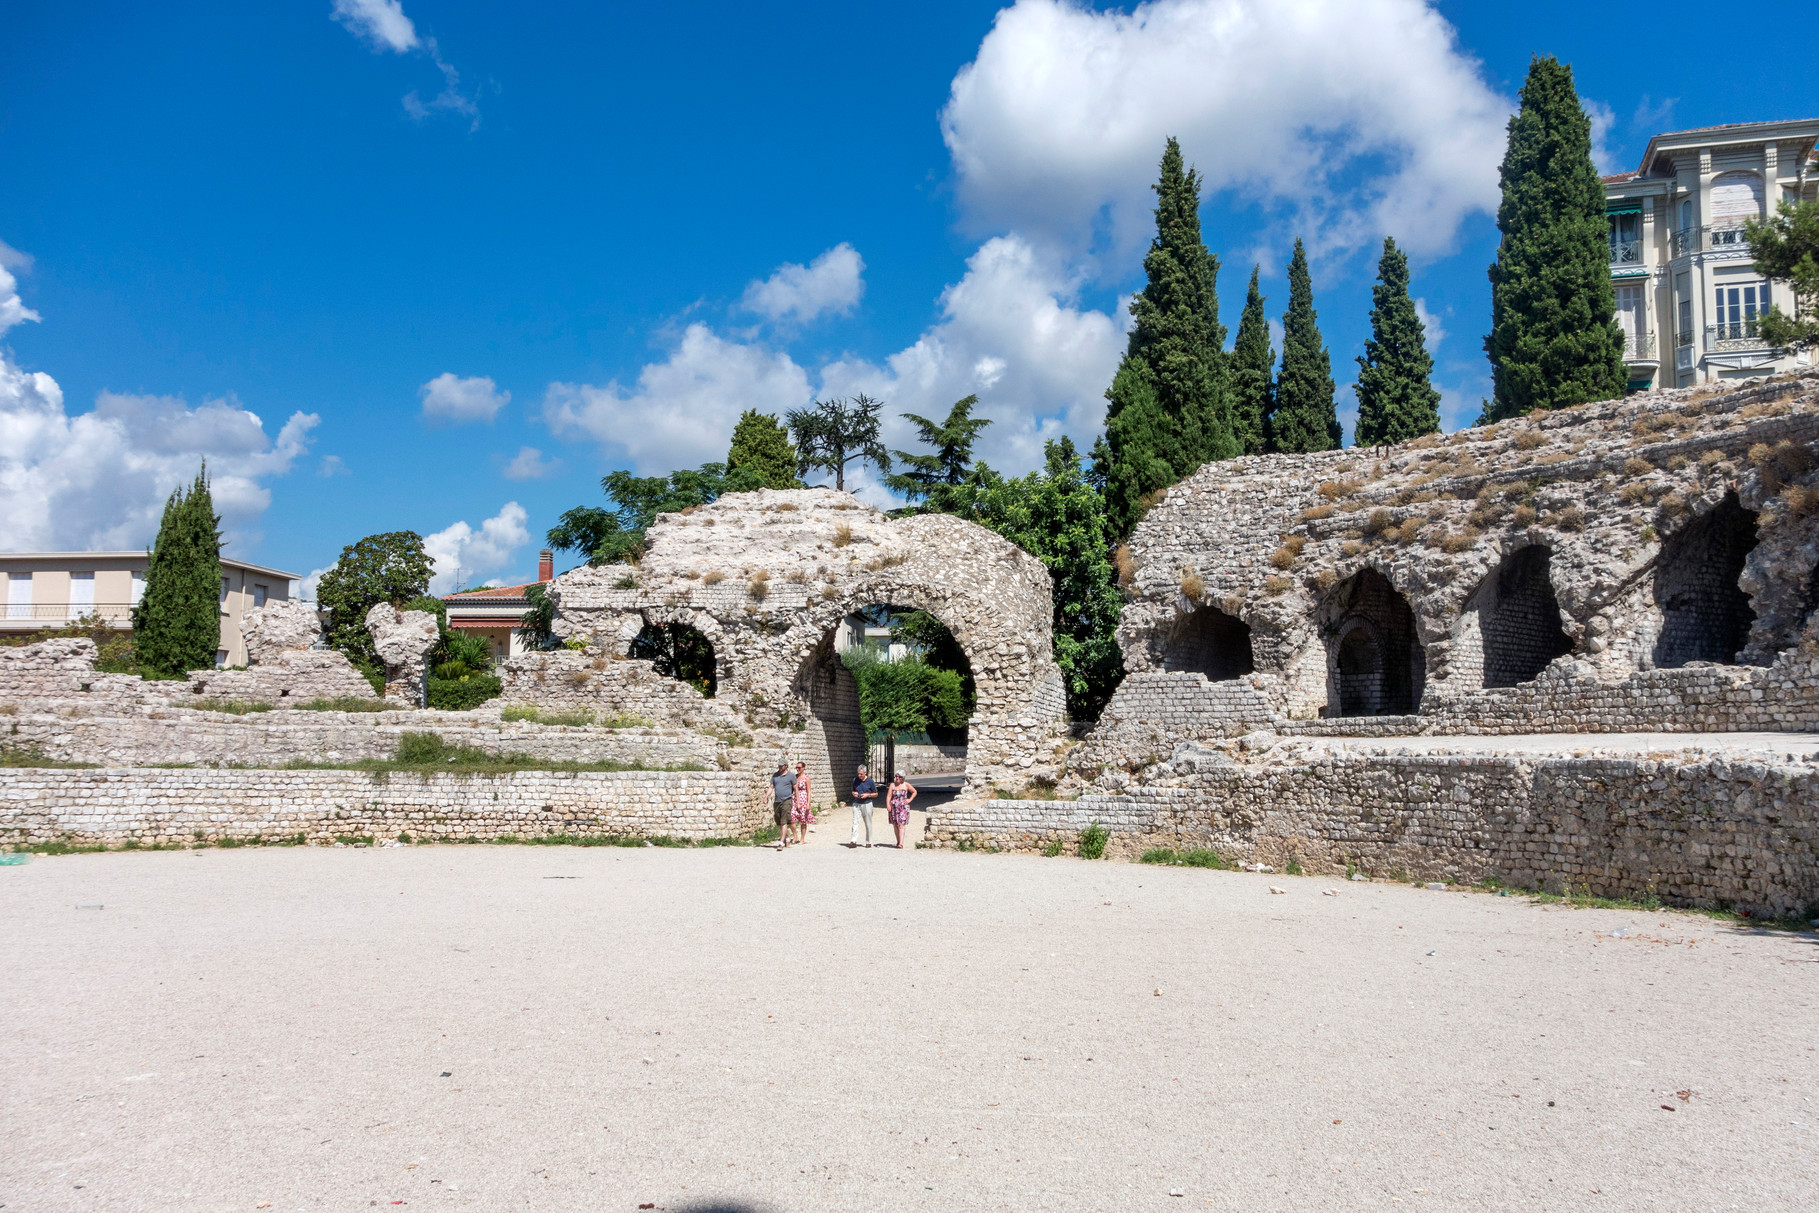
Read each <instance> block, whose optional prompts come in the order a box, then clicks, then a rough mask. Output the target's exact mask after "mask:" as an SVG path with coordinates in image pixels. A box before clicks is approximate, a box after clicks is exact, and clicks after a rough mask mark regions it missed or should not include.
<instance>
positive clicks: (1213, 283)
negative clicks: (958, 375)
mask: <svg viewBox="0 0 1819 1213" xmlns="http://www.w3.org/2000/svg"><path fill="white" fill-rule="evenodd" d="M1153 188H1154V189H1155V192H1156V212H1155V213H1156V236H1155V238H1154V239H1153V240H1152V241H1151V242H1150V248H1149V253H1148V254H1147V255H1146V256H1145V257H1144V259H1143V271H1144V274H1145V276H1146V279H1147V281H1146V283H1145V285H1144V288H1143V290H1142V292H1141V293H1139V294H1138V295H1137V297H1136V298H1134V299H1132V300H1131V316H1132V317H1133V318H1134V319H1135V321H1136V324H1135V327H1133V328H1132V330H1131V335H1130V343H1129V346H1128V347H1127V349H1126V351H1125V356H1124V360H1123V361H1122V362H1121V363H1120V364H1119V367H1118V371H1117V374H1116V376H1115V377H1114V378H1113V380H1112V386H1111V388H1110V389H1109V390H1108V391H1107V392H1106V399H1107V400H1108V401H1109V402H1110V404H1109V407H1108V408H1107V410H1106V422H1105V436H1106V444H1107V446H1108V448H1109V451H1110V455H1111V458H1110V461H1109V467H1108V470H1107V473H1106V475H1107V480H1108V487H1109V497H1108V499H1109V500H1112V501H1115V502H1116V503H1117V505H1116V506H1115V508H1114V512H1113V521H1114V524H1115V525H1116V527H1117V528H1118V531H1119V534H1121V535H1122V534H1125V533H1127V532H1128V528H1129V527H1134V526H1135V525H1136V516H1135V513H1134V503H1135V502H1137V501H1139V500H1141V499H1142V498H1144V497H1145V496H1147V495H1148V494H1150V493H1151V492H1154V491H1155V490H1156V489H1158V488H1165V487H1167V486H1168V485H1170V484H1173V483H1175V481H1177V480H1180V479H1181V478H1182V477H1184V476H1187V475H1189V474H1191V473H1192V472H1193V471H1194V470H1195V469H1196V468H1198V467H1199V466H1200V465H1201V464H1203V463H1206V462H1207V461H1209V460H1213V459H1230V458H1231V457H1232V456H1233V455H1237V454H1239V453H1240V452H1241V449H1242V448H1241V446H1240V444H1239V442H1238V440H1237V439H1236V438H1235V437H1234V432H1233V429H1234V427H1233V420H1232V399H1231V387H1230V383H1229V381H1228V375H1227V367H1226V358H1225V354H1224V351H1223V347H1224V344H1225V326H1224V325H1222V324H1221V323H1220V322H1219V291H1218V277H1219V261H1218V258H1216V257H1214V256H1213V255H1212V253H1210V252H1209V251H1207V247H1206V242H1205V241H1204V240H1203V239H1202V238H1201V233H1200V175H1199V173H1197V172H1195V171H1194V170H1192V169H1189V168H1187V167H1186V166H1185V165H1184V163H1183V161H1182V159H1181V146H1180V144H1178V143H1177V142H1176V141H1175V140H1174V139H1172V138H1171V139H1170V140H1169V141H1168V145H1167V147H1166V148H1165V149H1164V151H1163V153H1162V163H1161V166H1160V172H1159V175H1158V179H1157V182H1156V184H1155V186H1154V187H1153ZM1127 410H1131V411H1133V415H1132V416H1131V417H1130V418H1128V419H1126V418H1125V417H1124V414H1125V412H1126V411H1127ZM1164 468H1167V473H1166V476H1167V478H1166V479H1163V475H1164V473H1163V470H1162V469H1164Z"/></svg>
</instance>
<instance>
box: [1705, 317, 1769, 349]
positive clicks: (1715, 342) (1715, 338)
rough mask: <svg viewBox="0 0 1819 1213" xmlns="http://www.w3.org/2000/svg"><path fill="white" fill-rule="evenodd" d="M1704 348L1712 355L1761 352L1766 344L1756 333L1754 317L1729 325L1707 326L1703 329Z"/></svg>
mask: <svg viewBox="0 0 1819 1213" xmlns="http://www.w3.org/2000/svg"><path fill="white" fill-rule="evenodd" d="M1705 348H1706V349H1708V350H1711V351H1712V352H1714V353H1727V352H1729V351H1731V350H1763V349H1767V348H1768V342H1766V341H1764V340H1763V339H1762V336H1761V334H1760V333H1758V332H1757V331H1756V317H1754V316H1751V317H1750V318H1749V319H1747V320H1740V321H1736V322H1733V323H1731V324H1709V325H1707V326H1706V328H1705Z"/></svg>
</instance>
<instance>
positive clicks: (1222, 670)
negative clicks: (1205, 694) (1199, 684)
mask: <svg viewBox="0 0 1819 1213" xmlns="http://www.w3.org/2000/svg"><path fill="white" fill-rule="evenodd" d="M1162 668H1163V669H1164V670H1166V671H1168V672H1169V673H1171V674H1204V675H1206V677H1207V680H1208V681H1210V682H1220V681H1223V680H1225V679H1229V678H1242V677H1243V676H1244V675H1246V674H1249V673H1252V672H1253V671H1255V670H1256V668H1257V666H1256V661H1255V659H1254V658H1253V656H1252V653H1251V628H1250V625H1249V624H1247V623H1245V622H1244V621H1243V620H1242V619H1239V618H1237V617H1236V616H1233V615H1228V614H1226V613H1225V612H1224V611H1222V610H1220V609H1219V608H1218V607H1210V606H1199V607H1195V608H1194V609H1193V610H1192V611H1190V612H1189V613H1188V614H1186V615H1184V616H1182V617H1181V618H1180V619H1178V620H1176V621H1175V627H1174V630H1173V631H1172V632H1171V633H1169V638H1168V643H1167V645H1165V646H1164V647H1163V650H1162Z"/></svg>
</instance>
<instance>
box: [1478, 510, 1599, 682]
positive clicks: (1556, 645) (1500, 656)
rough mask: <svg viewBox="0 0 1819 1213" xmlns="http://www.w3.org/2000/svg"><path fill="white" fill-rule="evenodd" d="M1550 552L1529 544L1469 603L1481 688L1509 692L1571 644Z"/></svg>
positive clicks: (1486, 581) (1508, 559) (1499, 567)
mask: <svg viewBox="0 0 1819 1213" xmlns="http://www.w3.org/2000/svg"><path fill="white" fill-rule="evenodd" d="M1550 565H1551V559H1550V553H1549V551H1548V549H1547V548H1546V547H1545V546H1543V545H1541V544H1538V543H1531V544H1528V545H1526V546H1524V547H1520V548H1518V549H1516V550H1515V551H1514V552H1512V553H1510V554H1509V555H1508V556H1505V557H1504V558H1503V560H1502V561H1501V562H1500V563H1499V564H1498V565H1497V568H1496V570H1495V571H1494V572H1493V573H1492V574H1491V575H1490V576H1488V577H1486V578H1485V579H1484V582H1483V584H1482V585H1480V586H1479V588H1478V592H1477V593H1476V594H1475V595H1473V597H1472V601H1471V603H1470V604H1469V606H1470V607H1471V609H1472V610H1475V611H1476V612H1477V616H1478V634H1479V637H1480V640H1481V642H1482V644H1483V651H1484V676H1483V684H1484V685H1485V686H1487V687H1513V686H1516V685H1518V684H1520V683H1524V682H1528V681H1530V680H1531V679H1533V678H1535V677H1536V676H1537V675H1538V674H1540V673H1541V671H1542V670H1545V669H1546V668H1547V667H1548V664H1549V663H1550V662H1552V661H1553V660H1554V658H1556V657H1559V656H1561V655H1562V654H1564V653H1570V652H1572V649H1573V642H1572V639H1571V638H1570V637H1568V636H1567V634H1566V632H1565V630H1564V629H1562V628H1561V626H1560V601H1559V599H1558V598H1557V597H1556V596H1555V594H1554V583H1553V576H1552V572H1551V568H1550Z"/></svg>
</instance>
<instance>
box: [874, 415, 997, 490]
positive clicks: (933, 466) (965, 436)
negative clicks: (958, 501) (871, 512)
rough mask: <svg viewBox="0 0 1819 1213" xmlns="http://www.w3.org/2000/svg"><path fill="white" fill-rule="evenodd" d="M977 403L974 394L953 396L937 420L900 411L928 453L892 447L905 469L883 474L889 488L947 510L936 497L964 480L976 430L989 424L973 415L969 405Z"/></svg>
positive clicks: (970, 468)
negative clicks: (945, 418)
mask: <svg viewBox="0 0 1819 1213" xmlns="http://www.w3.org/2000/svg"><path fill="white" fill-rule="evenodd" d="M978 403H979V397H977V396H968V397H966V398H964V399H962V400H956V401H955V402H954V407H953V408H951V409H949V410H948V411H947V420H945V421H939V422H937V421H930V420H929V419H928V418H927V417H919V416H917V415H916V414H915V413H905V414H903V419H904V420H905V421H908V422H911V423H913V424H914V425H915V427H916V437H917V439H918V441H920V442H921V443H922V444H923V445H924V446H926V447H928V448H929V449H930V451H931V452H932V453H931V454H927V455H916V454H912V453H911V452H909V451H892V452H891V454H892V455H894V456H895V457H896V458H897V460H898V461H899V462H900V463H902V464H903V466H904V467H905V468H906V469H907V470H906V471H903V472H897V473H893V474H891V475H889V476H886V477H885V478H884V483H885V485H886V486H887V487H888V488H889V489H890V490H891V492H893V493H902V494H903V495H904V496H905V497H907V498H908V499H909V500H911V501H927V502H928V503H929V507H930V508H931V509H932V510H934V511H935V512H936V513H948V512H951V511H949V510H948V509H947V508H946V506H945V505H944V504H943V503H942V502H941V501H940V500H938V498H940V497H942V496H943V494H944V493H946V492H948V491H949V490H952V489H953V488H954V487H955V486H957V485H961V484H965V483H966V477H967V473H968V472H969V471H971V470H972V466H973V443H974V442H975V441H977V440H978V438H979V431H980V430H982V429H984V428H985V427H986V426H988V425H990V424H991V420H990V419H989V418H986V417H975V416H973V406H974V405H976V404H978Z"/></svg>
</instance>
